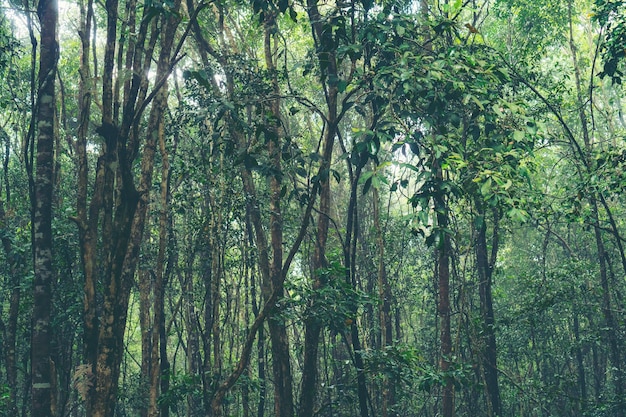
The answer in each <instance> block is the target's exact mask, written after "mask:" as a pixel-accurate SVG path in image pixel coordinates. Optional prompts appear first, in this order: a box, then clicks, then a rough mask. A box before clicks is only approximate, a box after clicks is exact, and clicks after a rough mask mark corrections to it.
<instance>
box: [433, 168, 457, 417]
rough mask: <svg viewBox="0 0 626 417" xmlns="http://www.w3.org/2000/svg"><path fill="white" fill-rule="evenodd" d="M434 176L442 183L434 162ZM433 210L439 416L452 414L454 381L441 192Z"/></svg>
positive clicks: (445, 212) (444, 207) (448, 244)
mask: <svg viewBox="0 0 626 417" xmlns="http://www.w3.org/2000/svg"><path fill="white" fill-rule="evenodd" d="M434 169H435V177H436V178H437V181H438V182H439V183H440V184H441V183H442V182H443V172H442V168H441V167H440V166H439V165H438V164H437V163H435V168H434ZM434 205H435V207H434V209H435V212H436V213H437V215H436V216H437V230H436V232H437V233H438V234H439V236H438V239H436V243H435V244H436V245H437V290H438V303H437V309H438V314H439V322H440V323H439V326H440V329H439V351H440V356H439V369H440V370H441V372H442V373H444V378H443V387H442V395H441V415H442V416H443V417H452V416H453V415H454V380H453V379H452V377H450V376H449V372H450V365H451V361H452V357H451V355H452V333H451V329H450V314H451V308H450V255H451V253H450V252H451V242H450V235H449V232H448V223H449V222H448V204H447V202H446V200H445V197H444V194H443V192H438V194H437V196H436V197H435V199H434Z"/></svg>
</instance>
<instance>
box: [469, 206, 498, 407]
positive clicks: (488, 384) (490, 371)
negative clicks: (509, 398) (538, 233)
mask: <svg viewBox="0 0 626 417" xmlns="http://www.w3.org/2000/svg"><path fill="white" fill-rule="evenodd" d="M477 208H478V215H479V216H482V221H481V222H479V223H480V226H479V228H478V234H477V236H476V245H475V251H476V268H477V271H478V280H479V281H478V292H479V294H480V312H481V315H482V320H483V323H482V325H483V334H484V343H485V348H484V352H483V358H482V362H483V363H482V368H483V373H484V377H485V391H486V394H487V395H486V396H487V405H488V407H487V409H488V410H489V415H490V416H500V415H501V410H500V388H499V385H498V368H497V349H496V332H495V328H494V325H495V319H494V312H493V297H492V293H491V287H492V281H493V280H492V276H493V268H494V265H495V261H496V256H497V253H498V232H499V230H498V213H496V212H494V224H493V235H492V236H493V237H492V242H491V258H490V257H489V255H488V252H487V217H486V213H485V211H484V210H483V207H482V204H481V203H480V202H478V203H477Z"/></svg>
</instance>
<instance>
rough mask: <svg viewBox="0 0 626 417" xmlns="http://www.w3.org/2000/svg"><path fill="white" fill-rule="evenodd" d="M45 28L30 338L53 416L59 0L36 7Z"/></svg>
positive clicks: (41, 401) (40, 392)
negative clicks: (55, 166) (54, 215)
mask: <svg viewBox="0 0 626 417" xmlns="http://www.w3.org/2000/svg"><path fill="white" fill-rule="evenodd" d="M37 15H38V17H39V22H40V26H41V39H40V45H41V47H40V51H41V52H40V65H39V81H38V87H39V89H38V94H37V108H36V116H35V117H36V120H37V156H36V161H37V168H36V174H35V188H34V200H33V201H31V205H32V219H33V222H32V237H33V261H34V272H35V277H34V282H33V287H34V288H33V316H32V338H31V358H32V359H31V367H32V368H31V369H32V381H31V389H32V414H33V415H34V416H37V417H48V416H50V417H51V416H52V412H53V411H52V396H53V392H52V387H53V385H54V381H53V378H54V374H53V372H52V360H51V352H50V345H51V341H52V334H51V332H50V331H51V327H50V312H51V304H52V280H53V278H54V271H53V265H52V198H53V181H54V172H53V171H54V143H55V138H54V136H55V128H54V124H55V111H56V108H55V106H56V94H55V79H56V71H57V62H58V53H59V46H58V43H57V24H58V6H57V2H56V0H41V1H40V2H39V5H38V7H37Z"/></svg>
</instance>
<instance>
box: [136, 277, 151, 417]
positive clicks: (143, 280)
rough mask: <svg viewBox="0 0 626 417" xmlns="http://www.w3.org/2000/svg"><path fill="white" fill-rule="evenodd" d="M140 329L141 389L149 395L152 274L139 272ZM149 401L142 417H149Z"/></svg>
mask: <svg viewBox="0 0 626 417" xmlns="http://www.w3.org/2000/svg"><path fill="white" fill-rule="evenodd" d="M138 275H139V327H140V329H141V384H140V386H141V389H142V392H144V393H145V394H148V393H149V391H150V372H151V371H152V332H153V331H154V330H153V325H152V320H151V317H150V313H151V311H152V309H151V308H150V307H151V306H152V303H153V301H152V286H153V284H152V277H151V276H150V272H149V271H147V270H143V271H140V272H139V274H138ZM149 405H150V404H149V401H142V402H141V405H140V414H139V415H140V417H148V407H149Z"/></svg>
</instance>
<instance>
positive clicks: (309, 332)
mask: <svg viewBox="0 0 626 417" xmlns="http://www.w3.org/2000/svg"><path fill="white" fill-rule="evenodd" d="M307 12H308V16H309V22H310V24H311V31H312V34H313V39H314V40H315V45H316V48H317V53H318V61H319V62H320V67H325V69H323V72H325V74H323V76H324V77H326V76H328V77H335V76H336V75H337V63H336V59H335V51H334V50H332V49H329V48H332V47H331V45H333V44H334V41H333V39H332V33H331V31H325V30H324V28H323V27H322V20H323V19H322V16H321V14H320V12H319V9H318V6H317V1H316V0H307ZM322 61H324V62H325V63H326V65H324V66H322V65H321V62H322ZM323 80H324V79H323ZM322 83H323V87H324V91H325V95H326V106H327V114H326V120H327V123H326V126H325V129H326V130H325V132H324V143H323V148H322V164H321V167H320V173H324V175H319V178H320V180H319V181H320V197H319V198H320V203H319V213H320V214H319V216H318V221H317V233H316V241H315V249H314V253H313V258H312V260H311V269H312V271H313V274H314V278H313V284H312V286H313V289H314V290H320V289H322V288H323V287H324V286H325V285H326V282H325V277H324V274H319V273H318V271H320V270H321V269H323V268H325V267H326V266H327V264H326V241H327V240H328V228H329V222H330V216H329V214H330V213H329V212H330V165H331V162H332V152H333V148H334V144H335V137H336V135H337V123H338V120H337V118H338V102H337V99H338V94H339V92H338V90H337V86H335V85H330V84H329V83H326V82H325V81H322ZM315 304H316V300H315V298H313V299H312V300H311V305H310V306H309V309H311V310H314V309H315ZM304 324H305V332H304V359H303V365H302V366H303V373H302V385H301V391H300V401H299V407H298V416H299V417H312V416H313V415H314V413H315V400H316V396H317V390H318V384H317V379H318V347H319V343H320V335H321V332H322V325H321V323H320V322H319V321H318V320H317V319H316V318H315V316H314V315H309V317H308V318H307V319H305V323H304Z"/></svg>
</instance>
